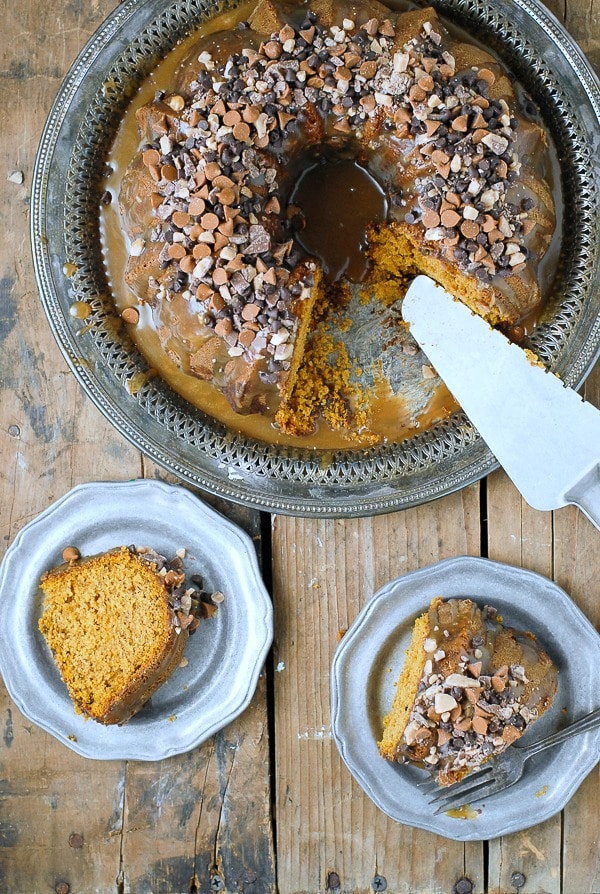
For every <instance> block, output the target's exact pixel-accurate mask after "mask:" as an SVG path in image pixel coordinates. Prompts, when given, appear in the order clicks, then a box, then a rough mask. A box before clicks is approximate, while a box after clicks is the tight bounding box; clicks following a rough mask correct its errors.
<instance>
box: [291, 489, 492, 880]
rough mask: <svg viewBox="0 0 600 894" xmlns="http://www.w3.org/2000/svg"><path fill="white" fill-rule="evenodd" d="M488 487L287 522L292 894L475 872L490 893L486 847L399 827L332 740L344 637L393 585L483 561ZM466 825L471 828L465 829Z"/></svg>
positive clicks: (477, 878) (472, 874)
mask: <svg viewBox="0 0 600 894" xmlns="http://www.w3.org/2000/svg"><path fill="white" fill-rule="evenodd" d="M478 494H479V490H478V487H477V486H473V487H470V488H467V489H466V490H465V491H463V492H462V493H461V494H457V495H452V496H450V497H447V498H445V499H443V500H440V501H438V502H436V503H433V504H429V505H428V506H422V507H417V508H415V509H412V510H408V511H405V512H399V513H394V514H392V515H387V516H380V517H376V518H370V519H356V520H337V521H329V520H322V521H319V520H314V519H292V518H283V517H277V518H276V519H275V520H274V524H273V575H274V576H273V592H274V603H275V617H276V641H275V650H274V652H275V654H274V663H275V666H276V673H275V681H274V691H275V731H276V744H277V750H276V767H277V774H276V775H277V780H276V785H277V789H276V810H277V813H276V815H277V854H278V882H279V890H280V891H281V894H291V892H296V894H297V892H304V891H305V892H315V891H319V890H323V889H325V890H326V889H327V885H328V877H329V874H330V873H331V872H334V873H336V874H337V876H338V877H339V879H340V882H341V890H343V891H344V892H355V891H356V892H359V891H360V892H364V891H366V890H369V888H370V886H371V884H372V881H373V878H374V876H375V875H376V874H379V875H381V876H383V877H385V879H386V881H387V885H388V890H392V891H395V892H406V894H408V892H437V891H440V892H442V891H444V892H447V891H449V890H450V889H451V887H452V885H453V883H454V881H456V880H457V879H458V878H460V877H462V876H463V875H464V874H465V872H466V873H467V874H468V876H469V877H470V878H471V880H472V881H473V882H474V883H475V884H476V885H477V886H478V887H479V888H481V887H482V884H483V851H482V846H481V845H479V844H473V845H468V846H466V847H465V846H464V845H463V844H461V843H458V842H452V841H448V840H446V839H443V838H440V837H438V836H433V835H431V834H430V833H426V832H420V831H418V830H415V829H410V828H408V827H404V826H401V825H399V824H397V823H394V822H392V821H391V820H388V819H387V818H386V817H385V816H384V814H382V813H381V812H380V811H379V810H378V809H377V808H376V807H375V806H374V805H373V804H372V802H371V801H370V800H369V799H368V798H367V796H366V795H365V794H364V793H363V792H362V791H361V789H360V788H359V787H358V786H357V785H356V784H355V783H354V781H353V780H352V778H351V777H350V774H349V773H348V771H347V770H346V768H345V767H344V765H343V764H342V762H341V759H340V757H339V755H338V753H337V749H336V748H335V744H334V743H333V740H332V738H331V727H330V720H331V718H330V705H329V668H330V664H331V659H332V657H333V653H334V651H335V648H336V646H337V643H338V639H339V634H340V631H343V630H344V629H345V628H346V627H347V626H348V625H349V624H350V623H351V622H352V621H353V620H354V618H355V617H356V615H357V614H358V612H359V611H360V609H361V607H362V606H363V605H364V604H365V602H366V601H367V599H368V598H369V597H370V596H371V595H372V594H373V592H375V591H376V590H377V589H378V588H379V587H381V586H382V585H383V584H384V583H385V582H386V581H388V580H390V579H391V578H393V577H396V576H397V575H399V574H402V573H403V572H406V571H408V570H412V569H414V568H417V567H420V566H423V565H427V564H429V563H431V562H434V561H437V560H438V559H441V558H446V557H448V556H454V555H461V554H471V555H473V554H478V553H479V496H478ZM458 822H460V821H458Z"/></svg>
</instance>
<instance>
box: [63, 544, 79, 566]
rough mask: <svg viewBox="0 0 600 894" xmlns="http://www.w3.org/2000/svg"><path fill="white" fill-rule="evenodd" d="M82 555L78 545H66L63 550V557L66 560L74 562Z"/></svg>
mask: <svg viewBox="0 0 600 894" xmlns="http://www.w3.org/2000/svg"><path fill="white" fill-rule="evenodd" d="M79 556H80V552H79V550H78V549H77V547H76V546H66V547H65V548H64V549H63V551H62V557H63V559H64V560H65V562H74V561H76V560H77V559H78V558H79Z"/></svg>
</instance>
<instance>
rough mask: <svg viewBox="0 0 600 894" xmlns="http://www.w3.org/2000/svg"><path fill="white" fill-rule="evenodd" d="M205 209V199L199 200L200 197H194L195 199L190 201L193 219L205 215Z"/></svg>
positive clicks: (189, 209)
mask: <svg viewBox="0 0 600 894" xmlns="http://www.w3.org/2000/svg"><path fill="white" fill-rule="evenodd" d="M205 208H206V202H205V201H204V199H200V198H198V196H194V198H193V199H190V204H189V205H188V211H189V213H190V214H191V216H192V217H200V215H201V214H204V210H205Z"/></svg>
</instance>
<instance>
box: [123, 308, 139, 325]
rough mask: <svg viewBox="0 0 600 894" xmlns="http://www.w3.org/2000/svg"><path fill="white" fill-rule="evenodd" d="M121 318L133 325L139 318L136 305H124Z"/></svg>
mask: <svg viewBox="0 0 600 894" xmlns="http://www.w3.org/2000/svg"><path fill="white" fill-rule="evenodd" d="M121 319H122V320H125V322H126V323H131V324H132V325H133V326H135V325H136V323H138V321H139V319H140V312H139V310H138V309H137V307H126V308H124V310H123V311H122V312H121Z"/></svg>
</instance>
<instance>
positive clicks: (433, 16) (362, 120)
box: [119, 0, 555, 435]
mask: <svg viewBox="0 0 600 894" xmlns="http://www.w3.org/2000/svg"><path fill="white" fill-rule="evenodd" d="M137 117H138V125H139V132H140V135H141V144H140V148H139V151H138V153H137V155H136V156H135V158H133V160H132V161H131V163H130V165H129V167H128V170H127V171H126V173H125V174H124V176H123V178H122V181H121V188H120V195H119V208H120V214H121V221H122V226H123V228H124V230H125V231H126V233H127V237H128V246H129V257H128V261H127V266H126V272H125V278H126V282H127V284H128V286H129V288H130V289H131V291H132V292H133V294H134V295H135V299H136V302H137V305H136V310H139V311H140V312H141V311H142V309H144V313H145V316H144V319H146V320H150V321H151V323H150V324H151V325H152V326H153V327H154V329H155V331H156V333H157V335H158V338H159V339H160V343H161V345H162V349H163V350H164V353H165V356H167V357H169V358H170V360H171V361H173V362H174V363H175V364H176V365H177V366H178V367H179V368H180V369H181V370H182V371H183V372H184V373H185V374H186V375H189V376H191V377H197V378H199V379H202V380H206V381H209V382H210V383H212V385H213V386H214V388H215V389H216V390H217V391H219V392H220V393H222V394H223V395H224V396H225V397H226V399H227V401H228V402H229V404H230V405H231V407H232V408H233V409H234V410H235V411H236V413H238V414H249V413H250V414H255V413H257V414H263V415H265V416H267V417H269V418H271V419H272V420H273V424H274V425H275V427H276V428H278V429H279V430H281V431H283V432H288V433H290V434H293V435H294V434H298V435H304V434H306V433H307V432H310V431H311V430H314V427H315V424H316V420H317V418H318V417H319V415H323V413H324V411H325V410H326V408H327V406H331V405H332V402H334V399H335V396H336V395H338V396H339V394H342V393H343V389H344V385H345V384H346V385H347V377H346V378H344V375H343V374H342V372H341V370H342V369H343V365H344V357H338V358H337V359H336V362H335V363H330V367H329V371H328V372H326V373H325V375H323V369H324V368H326V367H324V365H323V363H322V362H321V361H320V360H319V357H320V355H322V356H324V357H326V356H327V355H328V354H329V355H331V353H332V351H328V350H325V351H324V350H323V344H322V343H321V344H319V343H318V340H317V341H315V331H316V329H317V326H316V321H317V320H319V319H321V318H322V317H323V316H326V315H327V308H328V307H330V306H333V305H336V306H339V302H340V300H342V299H343V295H344V290H345V289H346V290H348V289H349V288H354V289H356V288H358V289H359V291H360V292H361V294H364V295H365V296H373V295H376V296H381V300H382V301H384V302H385V301H386V300H387V299H388V298H389V296H393V298H394V300H395V299H397V298H398V297H400V296H401V295H402V294H403V291H404V290H405V288H406V286H407V283H408V281H409V280H410V278H411V277H412V276H414V275H415V274H416V273H418V272H424V273H427V274H429V275H430V276H432V277H433V278H434V279H436V280H437V281H438V282H440V283H441V284H442V285H443V286H444V287H445V288H447V289H448V290H449V291H451V292H453V293H454V294H455V295H456V296H457V297H459V298H460V299H462V300H463V301H465V302H466V303H467V304H468V305H469V306H470V307H471V308H473V309H474V310H475V311H476V312H477V313H480V314H482V315H484V316H485V317H486V318H487V319H488V320H489V321H490V322H491V323H492V324H494V325H496V324H501V325H503V326H504V327H506V328H510V327H511V326H514V325H515V324H516V323H518V321H519V320H521V319H522V318H524V317H526V316H527V315H529V314H531V313H532V312H533V311H534V310H535V309H536V308H537V307H539V305H540V301H541V294H540V285H539V277H538V265H539V262H540V261H541V259H542V258H543V256H544V254H545V252H546V250H547V248H548V245H549V243H550V240H551V238H552V235H553V232H554V228H555V215H554V203H553V197H552V193H551V189H550V186H549V181H548V179H547V175H548V166H549V162H548V146H547V141H546V136H545V133H544V130H543V128H542V127H541V126H540V125H539V124H538V123H536V121H534V120H533V119H532V118H531V117H528V116H526V115H525V114H524V113H523V112H522V111H521V109H520V107H519V102H518V101H517V97H516V95H515V91H514V88H513V84H512V81H511V78H510V77H509V75H508V73H507V71H506V70H505V69H504V68H503V67H502V66H501V65H500V64H499V63H498V61H497V60H496V59H495V58H494V57H492V56H491V55H490V54H488V53H487V52H485V51H484V50H483V49H481V48H480V47H476V46H474V45H471V44H469V43H466V42H464V40H463V39H462V38H459V37H456V36H453V33H451V32H450V31H449V30H448V29H447V28H446V27H445V25H444V24H443V23H442V22H441V21H440V19H439V18H438V15H437V13H436V12H435V11H434V10H433V9H430V8H427V9H418V10H412V11H408V12H402V13H395V12H391V11H390V10H389V9H388V8H387V7H385V6H383V5H382V4H380V3H378V2H372V0H361V2H357V3H334V2H332V0H316V2H314V3H311V4H310V6H309V7H306V6H304V5H302V6H300V5H294V4H291V3H290V4H288V3H285V2H282V3H281V4H275V3H274V2H272V0H259V2H258V3H257V5H256V7H255V8H254V9H253V11H252V12H251V14H250V15H249V16H248V17H247V19H244V20H242V21H240V22H239V23H238V25H237V26H235V27H233V28H230V29H229V30H228V31H225V32H218V33H216V34H214V33H212V34H206V35H203V36H201V37H200V38H199V39H198V41H197V43H196V44H195V46H194V49H193V52H192V53H191V54H190V57H189V58H188V59H187V60H186V61H185V62H184V63H183V64H182V65H181V66H180V67H179V69H178V73H177V75H176V77H175V79H174V83H173V85H172V90H171V91H170V92H163V91H160V92H158V93H157V95H156V96H155V98H154V100H153V101H152V102H150V103H147V104H146V105H144V106H143V107H142V108H141V109H139V110H138V112H137ZM328 166H329V168H328ZM340 166H341V167H340ZM318 168H320V169H322V170H321V175H322V178H325V179H327V174H328V170H329V172H330V174H331V177H333V176H334V169H335V170H337V174H338V175H340V176H342V178H343V177H346V178H347V179H348V182H350V181H352V182H354V179H356V188H355V187H354V186H350V185H348V190H349V192H348V195H350V193H352V196H353V197H352V199H351V202H350V206H349V207H348V208H343V207H342V206H341V205H340V215H341V216H342V217H344V218H347V219H348V221H351V220H353V219H354V218H355V217H356V216H357V213H358V209H362V208H363V205H364V204H366V207H370V206H369V202H370V200H371V199H372V198H373V195H372V187H371V192H369V196H370V199H369V201H367V198H366V197H365V200H364V202H363V200H362V198H361V196H362V195H363V192H364V191H365V190H367V186H366V184H367V181H368V182H370V183H371V185H372V184H376V190H378V191H379V192H378V195H380V200H379V199H378V200H377V201H380V204H379V205H378V206H377V208H378V209H379V210H377V208H375V207H374V210H373V213H372V217H371V218H370V219H368V220H364V221H363V223H362V226H363V228H364V232H363V234H362V241H361V240H359V242H360V244H359V247H358V249H357V252H356V253H357V256H360V258H362V263H361V264H358V267H357V266H356V265H354V267H356V269H355V270H353V268H352V263H351V259H350V261H348V263H346V264H344V263H341V264H338V265H337V266H335V269H334V265H332V264H330V263H328V258H330V254H329V252H328V248H327V246H326V245H322V244H321V243H322V242H323V241H325V242H326V241H327V240H328V239H329V240H330V241H331V242H332V243H336V245H334V246H333V248H334V249H336V248H337V249H339V243H340V242H342V243H343V241H344V239H346V238H348V237H347V236H346V235H345V233H346V231H345V230H344V229H343V228H342V229H336V230H335V232H332V233H331V234H330V235H329V236H328V235H327V234H325V235H324V236H323V237H322V238H321V237H319V238H317V239H315V238H314V237H313V239H312V241H311V238H310V231H311V218H312V219H313V226H314V218H315V217H316V218H318V217H319V189H318V187H317V188H315V187H314V182H317V181H313V196H312V198H310V199H309V200H306V195H307V192H310V186H309V179H310V178H309V179H305V178H307V177H308V173H307V172H310V171H312V170H314V169H318ZM340 172H341V173H340ZM353 178H354V179H353ZM302 184H303V185H302ZM301 186H302V188H301ZM315 189H316V194H315ZM367 191H368V190H367ZM344 201H346V202H348V200H347V199H344V200H342V204H343V202H344ZM377 201H376V202H375V205H377ZM307 204H308V205H311V209H310V212H309V210H308V209H307ZM303 206H304V207H303ZM365 213H367V217H369V215H370V212H365ZM348 226H350V223H349V224H348ZM307 234H308V235H307ZM334 253H335V252H334ZM338 254H339V251H338ZM342 254H343V253H342ZM340 296H342V299H341V298H340ZM135 319H136V320H137V317H135ZM336 368H337V373H336V372H335V370H336ZM336 375H337V379H338V380H339V381H337V382H336V381H334V380H335V378H336ZM328 376H329V379H328ZM323 386H324V387H323ZM340 389H341V390H340ZM342 404H343V400H342V401H341V402H338V405H339V406H341V405H342ZM307 407H308V409H307ZM341 417H343V418H340V420H339V424H340V425H342V426H346V427H348V428H350V429H351V428H352V427H353V425H354V427H355V428H356V427H357V425H358V424H359V422H358V421H357V419H356V418H353V417H352V414H350V415H348V414H346V415H344V413H341ZM360 421H361V423H364V419H363V418H362V417H361V420H360ZM330 422H331V424H332V425H334V426H335V420H333V421H331V420H330Z"/></svg>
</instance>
